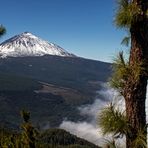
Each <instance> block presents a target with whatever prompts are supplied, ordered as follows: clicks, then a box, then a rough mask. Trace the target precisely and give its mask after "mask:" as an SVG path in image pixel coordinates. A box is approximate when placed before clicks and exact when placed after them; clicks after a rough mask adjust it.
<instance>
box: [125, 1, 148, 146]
mask: <svg viewBox="0 0 148 148" xmlns="http://www.w3.org/2000/svg"><path fill="white" fill-rule="evenodd" d="M133 2H134V3H136V4H137V5H138V6H139V7H140V8H141V10H142V11H141V13H139V16H138V17H137V18H138V19H137V21H136V22H133V23H131V28H130V33H131V51H130V58H129V64H130V65H131V66H134V65H136V64H137V63H138V64H140V65H141V69H140V70H141V72H140V76H139V79H138V80H136V81H132V79H129V80H128V81H127V83H126V85H125V92H124V97H125V102H126V115H127V119H128V122H129V124H130V126H131V134H128V135H126V140H127V142H126V144H127V145H126V146H127V148H134V145H133V144H134V141H135V139H136V137H137V134H138V131H140V130H145V131H144V132H145V141H146V137H147V136H146V135H147V131H146V112H145V102H146V87H147V69H148V19H147V16H146V11H147V9H148V0H133ZM138 147H140V146H138Z"/></svg>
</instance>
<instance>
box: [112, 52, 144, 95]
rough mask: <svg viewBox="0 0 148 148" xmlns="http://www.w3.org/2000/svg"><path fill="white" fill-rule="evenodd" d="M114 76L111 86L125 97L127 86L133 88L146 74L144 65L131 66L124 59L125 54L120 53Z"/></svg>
mask: <svg viewBox="0 0 148 148" xmlns="http://www.w3.org/2000/svg"><path fill="white" fill-rule="evenodd" d="M113 71H114V72H113V75H112V79H111V81H110V84H111V86H112V87H113V88H115V89H117V90H119V92H120V93H121V94H122V95H124V94H123V93H124V88H125V87H126V85H127V82H128V85H130V86H133V85H134V84H135V82H137V81H139V78H140V75H141V74H142V73H144V69H143V63H142V62H141V63H139V62H136V61H135V63H134V64H132V65H131V64H129V62H128V61H126V60H125V59H124V56H123V52H120V53H119V55H118V56H117V58H116V59H115V60H114V63H113Z"/></svg>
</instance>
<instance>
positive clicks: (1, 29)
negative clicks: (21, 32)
mask: <svg viewBox="0 0 148 148" xmlns="http://www.w3.org/2000/svg"><path fill="white" fill-rule="evenodd" d="M5 33H6V28H5V27H4V26H3V25H0V37H1V36H2V35H4V34H5Z"/></svg>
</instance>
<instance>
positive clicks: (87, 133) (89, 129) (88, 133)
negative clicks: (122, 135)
mask: <svg viewBox="0 0 148 148" xmlns="http://www.w3.org/2000/svg"><path fill="white" fill-rule="evenodd" d="M98 93H99V94H100V95H101V96H102V97H103V98H104V101H101V99H100V98H96V99H95V101H94V103H93V104H88V105H85V106H80V107H79V108H78V110H79V111H80V114H82V115H85V116H86V115H87V116H88V118H89V119H90V121H89V122H88V121H87V122H72V121H67V120H65V121H63V122H62V124H61V125H60V128H62V129H65V130H67V131H69V132H70V133H72V134H75V135H77V136H78V137H81V138H84V139H86V140H88V141H90V142H92V143H95V144H97V145H102V144H103V143H104V142H105V138H108V137H104V136H103V135H102V133H101V130H100V128H99V127H98V125H97V116H98V113H99V111H100V109H101V108H103V107H104V106H105V105H107V104H109V102H111V100H113V101H115V102H118V101H117V100H120V101H119V105H121V108H122V109H123V108H124V101H123V99H122V98H121V96H119V95H118V93H117V92H116V91H115V90H113V89H111V88H109V87H108V86H107V84H102V90H101V91H98ZM146 110H147V114H148V87H147V101H146ZM147 121H148V115H147Z"/></svg>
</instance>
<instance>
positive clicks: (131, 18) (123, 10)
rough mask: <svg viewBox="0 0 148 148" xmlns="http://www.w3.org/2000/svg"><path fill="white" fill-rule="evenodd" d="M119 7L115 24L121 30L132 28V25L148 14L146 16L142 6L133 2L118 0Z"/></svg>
mask: <svg viewBox="0 0 148 148" xmlns="http://www.w3.org/2000/svg"><path fill="white" fill-rule="evenodd" d="M117 5H118V7H117V8H118V9H117V11H116V16H115V24H116V26H117V27H119V28H130V27H131V24H133V23H135V22H137V21H139V20H140V18H141V17H142V16H143V15H145V16H147V14H148V11H147V12H146V14H144V13H143V11H142V9H141V8H140V6H139V5H138V4H137V3H135V2H133V1H132V0H117Z"/></svg>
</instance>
